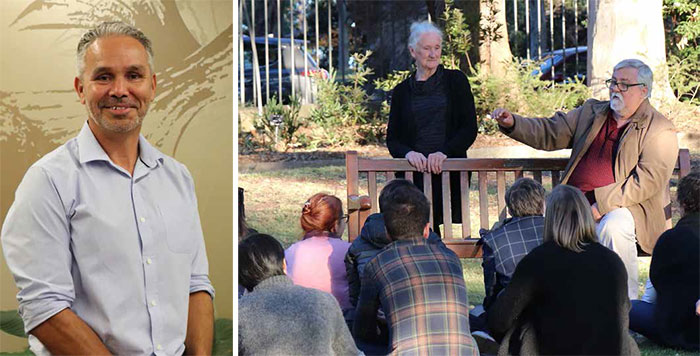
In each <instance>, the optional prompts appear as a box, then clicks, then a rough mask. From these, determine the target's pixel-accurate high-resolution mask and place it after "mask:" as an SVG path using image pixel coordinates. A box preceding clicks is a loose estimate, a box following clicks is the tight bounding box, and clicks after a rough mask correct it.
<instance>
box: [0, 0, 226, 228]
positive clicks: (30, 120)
mask: <svg viewBox="0 0 700 356" xmlns="http://www.w3.org/2000/svg"><path fill="white" fill-rule="evenodd" d="M183 9H184V11H188V10H187V9H186V8H185V7H184V6H183V5H182V3H180V4H178V3H177V2H176V1H174V0H132V1H125V0H100V1H90V2H88V1H81V0H35V1H31V2H28V4H27V6H26V7H25V8H24V9H23V10H22V11H21V12H19V13H18V14H17V16H16V17H15V18H14V19H13V20H12V22H11V23H10V24H9V25H8V28H7V29H3V31H6V33H8V35H7V36H4V39H3V40H6V39H11V36H12V33H26V32H27V31H29V32H32V31H41V32H42V33H46V32H47V31H54V32H55V33H57V34H59V35H60V38H62V39H65V40H66V41H68V42H71V48H75V47H74V46H75V45H77V38H78V36H80V35H81V34H82V33H83V32H84V31H85V30H86V29H88V28H90V27H93V26H95V25H96V24H98V23H100V22H103V21H123V22H126V23H130V24H132V25H135V26H136V27H138V28H140V29H141V30H143V31H144V32H145V33H146V34H147V35H148V36H149V38H150V39H151V41H152V42H153V47H154V48H153V49H154V54H155V63H154V65H155V71H156V77H157V82H158V88H157V90H156V98H155V100H154V102H153V103H152V104H151V108H150V110H149V113H148V115H147V117H146V119H145V120H144V124H143V125H144V127H143V131H142V132H143V133H144V136H146V138H147V139H148V140H149V141H150V142H151V143H152V144H154V145H155V146H156V147H158V148H159V149H160V150H161V151H163V152H164V153H166V154H169V155H172V156H177V151H178V146H179V144H180V143H181V141H182V138H183V137H184V136H186V134H187V129H188V127H191V126H192V124H193V122H195V121H196V120H231V115H230V114H228V115H222V116H221V117H211V116H209V117H203V115H201V113H202V111H203V110H204V109H205V108H206V107H207V106H210V105H213V104H217V103H221V104H223V103H224V102H228V103H230V102H232V101H233V91H232V87H231V82H232V81H231V76H232V75H233V74H232V66H233V63H232V62H233V59H232V57H233V48H232V43H233V38H232V36H233V27H232V23H231V20H230V19H229V21H228V23H227V24H223V25H221V26H220V27H221V28H223V29H222V30H220V31H219V32H218V35H216V36H209V40H208V41H206V42H204V41H202V40H201V38H200V39H199V40H198V38H196V37H195V36H194V35H193V33H196V31H197V30H198V29H201V28H202V27H203V26H204V24H203V23H201V22H202V21H204V20H205V19H201V18H198V17H197V16H193V15H192V14H193V13H194V12H195V11H191V10H190V12H189V13H186V14H183ZM183 15H187V16H188V20H189V21H185V19H184V16H183ZM229 18H230V15H229ZM224 25H227V26H226V27H224ZM200 37H201V36H200ZM37 38H41V39H44V40H45V38H46V36H43V37H42V36H37ZM41 39H40V40H41ZM32 45H34V46H37V47H39V46H38V45H37V44H34V43H33V44H32ZM39 45H46V46H51V45H52V44H50V43H40V44H39ZM72 53H74V49H73V52H71V58H73V57H72V56H73V55H72ZM73 62H74V60H73ZM46 63H47V66H51V65H52V63H51V59H50V58H47V60H46ZM74 68H75V67H74V66H72V67H68V68H63V67H61V68H56V71H69V72H70V73H73V72H74V71H75V69H74ZM21 70H31V69H27V68H22V69H21ZM64 73H65V72H64ZM86 118H87V116H86V113H85V109H84V107H83V106H82V105H80V104H79V102H78V97H77V95H76V93H75V92H74V91H73V90H72V82H68V83H65V85H61V86H60V87H54V88H52V87H47V88H45V89H42V90H38V91H28V90H8V89H7V85H6V84H3V85H2V86H1V87H0V158H1V161H2V162H3V167H2V171H3V174H2V191H3V192H4V193H8V196H7V199H3V200H2V206H1V208H2V209H1V211H0V212H1V213H2V215H3V216H4V214H5V213H6V211H7V209H8V208H9V205H10V203H11V200H12V199H11V197H10V195H9V193H11V192H13V191H14V188H15V187H16V186H17V184H18V183H19V181H20V179H21V177H22V176H23V174H24V172H25V171H26V169H27V168H28V167H29V165H31V164H32V163H33V162H34V161H36V160H37V159H38V158H40V157H41V156H43V155H44V154H46V153H47V152H49V151H50V150H52V149H54V148H55V147H57V146H58V145H60V144H62V143H63V142H65V141H66V140H68V139H69V138H71V137H73V136H75V135H76V134H77V132H78V131H79V130H80V127H81V126H82V122H84V120H85V119H86Z"/></svg>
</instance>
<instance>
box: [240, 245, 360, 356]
mask: <svg viewBox="0 0 700 356" xmlns="http://www.w3.org/2000/svg"><path fill="white" fill-rule="evenodd" d="M238 280H239V282H240V283H241V285H243V286H244V287H245V288H246V289H247V290H249V291H251V292H250V293H247V294H246V295H244V296H243V297H241V298H240V299H239V300H238V354H239V355H358V354H359V351H358V350H357V348H356V347H355V342H354V341H353V339H352V335H351V334H350V331H349V330H348V327H347V325H346V324H345V320H343V313H342V312H341V310H340V307H339V306H338V302H337V301H336V300H335V298H333V296H332V295H330V294H328V293H326V292H322V291H319V290H317V289H313V288H305V287H301V286H295V285H294V284H293V283H292V281H291V280H290V279H289V278H288V277H287V276H286V275H285V262H284V249H283V248H282V245H281V244H280V243H279V242H278V241H277V240H275V238H273V237H272V236H270V235H264V234H255V235H251V236H249V237H248V238H246V239H245V240H243V241H242V242H241V243H239V244H238Z"/></svg>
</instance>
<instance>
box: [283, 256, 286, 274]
mask: <svg viewBox="0 0 700 356" xmlns="http://www.w3.org/2000/svg"><path fill="white" fill-rule="evenodd" d="M282 270H283V271H284V274H287V259H286V258H283V259H282Z"/></svg>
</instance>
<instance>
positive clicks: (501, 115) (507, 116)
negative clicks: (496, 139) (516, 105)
mask: <svg viewBox="0 0 700 356" xmlns="http://www.w3.org/2000/svg"><path fill="white" fill-rule="evenodd" d="M491 118H492V119H494V120H496V121H497V122H498V125H500V126H501V127H503V128H506V129H509V128H511V127H513V125H515V119H513V114H511V113H510V112H509V111H508V110H506V109H503V108H498V109H496V110H494V111H493V113H491Z"/></svg>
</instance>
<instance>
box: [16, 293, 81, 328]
mask: <svg viewBox="0 0 700 356" xmlns="http://www.w3.org/2000/svg"><path fill="white" fill-rule="evenodd" d="M67 308H70V303H69V302H67V301H62V300H58V301H55V300H52V301H48V300H34V301H28V302H24V303H21V304H20V306H19V315H20V316H21V317H22V321H24V333H25V334H29V332H30V331H31V330H33V329H34V328H36V327H37V326H39V325H41V323H43V322H45V321H47V320H49V319H50V318H51V317H52V316H54V315H56V314H58V313H59V312H60V311H62V310H63V309H67Z"/></svg>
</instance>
